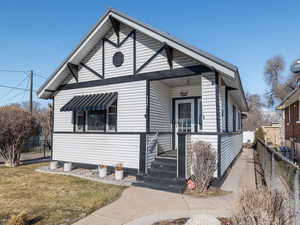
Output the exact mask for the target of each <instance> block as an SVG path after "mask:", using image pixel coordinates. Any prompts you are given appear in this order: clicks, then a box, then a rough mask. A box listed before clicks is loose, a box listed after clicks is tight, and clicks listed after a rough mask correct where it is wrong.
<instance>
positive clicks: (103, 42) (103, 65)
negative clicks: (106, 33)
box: [102, 39, 105, 77]
mask: <svg viewBox="0 0 300 225" xmlns="http://www.w3.org/2000/svg"><path fill="white" fill-rule="evenodd" d="M104 56H105V40H104V39H102V76H103V77H105V57H104Z"/></svg>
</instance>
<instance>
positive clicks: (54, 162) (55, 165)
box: [50, 161, 58, 170]
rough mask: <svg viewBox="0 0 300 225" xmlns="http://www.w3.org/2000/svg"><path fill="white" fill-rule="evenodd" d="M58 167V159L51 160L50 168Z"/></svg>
mask: <svg viewBox="0 0 300 225" xmlns="http://www.w3.org/2000/svg"><path fill="white" fill-rule="evenodd" d="M57 167H58V162H57V161H51V162H50V170H56V169H57Z"/></svg>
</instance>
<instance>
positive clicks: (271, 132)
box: [261, 123, 281, 146]
mask: <svg viewBox="0 0 300 225" xmlns="http://www.w3.org/2000/svg"><path fill="white" fill-rule="evenodd" d="M261 128H262V130H263V132H264V139H265V142H266V143H267V144H268V145H277V146H280V145H281V132H280V129H281V127H280V124H279V123H273V124H272V125H271V126H261Z"/></svg>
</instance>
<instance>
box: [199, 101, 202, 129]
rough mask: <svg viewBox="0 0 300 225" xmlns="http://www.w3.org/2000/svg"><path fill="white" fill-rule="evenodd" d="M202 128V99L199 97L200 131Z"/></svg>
mask: <svg viewBox="0 0 300 225" xmlns="http://www.w3.org/2000/svg"><path fill="white" fill-rule="evenodd" d="M201 130H202V99H201V98H198V131H201Z"/></svg>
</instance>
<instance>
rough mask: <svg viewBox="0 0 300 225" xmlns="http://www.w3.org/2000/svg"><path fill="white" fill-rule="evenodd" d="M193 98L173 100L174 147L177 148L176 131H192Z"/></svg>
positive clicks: (193, 122) (193, 117)
mask: <svg viewBox="0 0 300 225" xmlns="http://www.w3.org/2000/svg"><path fill="white" fill-rule="evenodd" d="M194 103H195V101H194V99H180V100H176V101H175V145H176V146H175V147H176V149H178V141H177V138H178V136H177V133H178V132H194V128H195V126H194V124H195V121H194V119H195V116H194V107H195V106H194Z"/></svg>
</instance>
